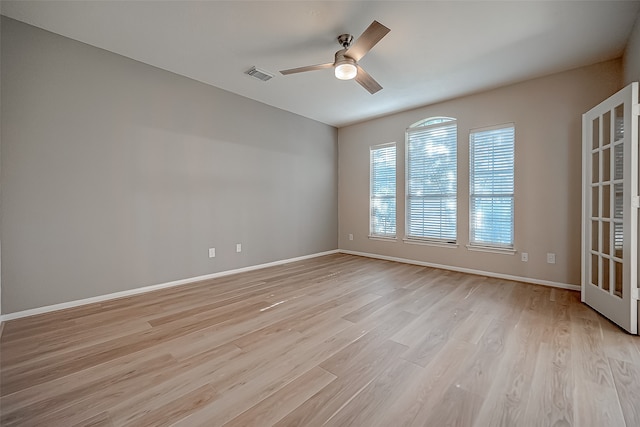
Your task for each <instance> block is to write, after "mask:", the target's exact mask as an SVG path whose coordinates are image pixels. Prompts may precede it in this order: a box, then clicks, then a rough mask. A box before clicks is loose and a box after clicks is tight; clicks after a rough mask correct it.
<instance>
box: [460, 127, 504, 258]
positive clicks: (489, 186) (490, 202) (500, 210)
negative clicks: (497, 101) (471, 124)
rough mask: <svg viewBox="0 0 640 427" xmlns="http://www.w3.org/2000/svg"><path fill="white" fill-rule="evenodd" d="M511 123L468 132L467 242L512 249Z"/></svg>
mask: <svg viewBox="0 0 640 427" xmlns="http://www.w3.org/2000/svg"><path fill="white" fill-rule="evenodd" d="M514 136H515V128H514V127H513V125H509V126H506V127H500V128H493V129H488V130H480V131H476V132H472V133H471V134H470V150H469V158H470V170H469V178H470V188H469V190H470V203H469V210H470V244H472V245H481V246H497V247H505V248H513V212H514V206H513V194H514Z"/></svg>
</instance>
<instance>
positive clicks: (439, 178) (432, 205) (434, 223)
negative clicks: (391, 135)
mask: <svg viewBox="0 0 640 427" xmlns="http://www.w3.org/2000/svg"><path fill="white" fill-rule="evenodd" d="M416 125H418V127H415V128H409V130H407V201H406V203H407V225H406V228H407V230H406V232H407V239H409V240H411V239H416V240H428V241H437V242H443V243H455V242H456V232H457V229H456V215H457V213H456V211H457V199H456V198H457V183H456V181H457V140H458V138H457V124H456V121H455V119H451V118H435V119H431V120H426V121H424V120H423V121H420V122H418V123H417V124H416Z"/></svg>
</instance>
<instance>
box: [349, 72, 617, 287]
mask: <svg viewBox="0 0 640 427" xmlns="http://www.w3.org/2000/svg"><path fill="white" fill-rule="evenodd" d="M621 80H622V66H621V61H620V60H615V61H609V62H605V63H601V64H596V65H593V66H590V67H584V68H579V69H575V70H571V71H567V72H564V73H559V74H555V75H551V76H548V77H544V78H540V79H535V80H529V81H526V82H523V83H519V84H515V85H511V86H506V87H502V88H499V89H495V90H492V91H488V92H483V93H479V94H476V95H471V96H467V97H463V98H458V99H454V100H451V101H448V102H442V103H439V104H435V105H430V106H426V107H423V108H418V109H415V110H411V111H407V112H403V113H399V114H394V115H391V116H387V117H383V118H380V119H376V120H371V121H368V122H365V123H360V124H356V125H353V126H349V127H344V128H340V129H339V131H338V150H339V155H338V158H339V166H338V172H339V176H340V182H339V199H338V200H339V203H338V204H339V210H338V211H339V214H338V217H339V221H340V224H339V239H338V241H339V242H338V243H339V246H340V249H346V250H351V251H357V252H366V253H372V254H378V255H384V256H390V257H398V258H405V259H410V260H416V261H423V262H429V263H435V264H441V265H446V266H451V267H458V268H467V269H474V270H481V271H487V272H493V273H499V274H507V275H512V276H519V277H526V278H531V279H536V280H541V281H550V282H557V283H564V284H573V285H579V284H580V251H581V246H580V242H581V227H580V222H581V215H582V214H581V212H582V208H581V203H582V201H581V200H582V199H581V193H582V189H581V182H582V167H581V162H582V138H581V133H582V131H581V117H582V113H584V112H586V111H587V110H589V109H590V108H591V107H593V106H594V105H596V104H598V103H599V102H600V101H602V100H604V99H605V98H607V97H609V96H610V95H611V94H613V93H615V92H616V91H617V90H618V89H619V88H620V85H621ZM433 116H448V117H455V118H457V119H458V221H457V226H458V243H459V246H458V247H457V248H455V249H452V248H442V247H434V246H425V245H416V244H407V243H404V242H403V240H402V238H403V237H404V227H405V219H404V216H405V206H404V194H405V183H404V170H405V154H404V153H405V150H404V148H405V129H406V128H407V127H408V126H410V125H411V124H412V123H415V122H417V121H418V120H421V119H424V118H427V117H433ZM509 122H513V123H515V126H516V141H515V144H516V146H515V236H514V237H515V247H516V249H517V250H518V251H519V252H527V253H528V254H529V261H528V262H522V261H520V254H519V253H518V254H517V255H515V256H514V255H505V254H496V253H487V252H478V251H471V250H469V249H467V247H466V245H467V244H468V243H469V131H470V130H471V129H476V128H480V127H485V126H492V125H497V124H502V123H509ZM387 142H396V143H397V153H398V154H397V158H398V160H397V175H398V176H397V211H398V213H397V215H398V216H397V219H398V221H397V223H398V230H397V231H398V240H397V241H395V242H389V241H380V240H374V239H369V238H368V237H367V235H368V232H369V228H368V227H369V147H370V146H371V145H376V144H382V143H387ZM348 234H353V235H354V240H353V241H350V240H349V239H348V237H347V236H348ZM547 252H552V253H555V254H556V260H557V263H556V264H547V262H546V253H547Z"/></svg>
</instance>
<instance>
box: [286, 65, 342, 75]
mask: <svg viewBox="0 0 640 427" xmlns="http://www.w3.org/2000/svg"><path fill="white" fill-rule="evenodd" d="M331 67H333V62H327V63H326V64H318V65H307V66H306V67H299V68H291V69H289V70H282V71H280V74H282V75H284V76H286V75H287V74H295V73H304V72H305V71H314V70H322V69H323V68H331Z"/></svg>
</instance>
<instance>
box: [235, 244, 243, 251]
mask: <svg viewBox="0 0 640 427" xmlns="http://www.w3.org/2000/svg"><path fill="white" fill-rule="evenodd" d="M236 252H242V244H240V243H236Z"/></svg>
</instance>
